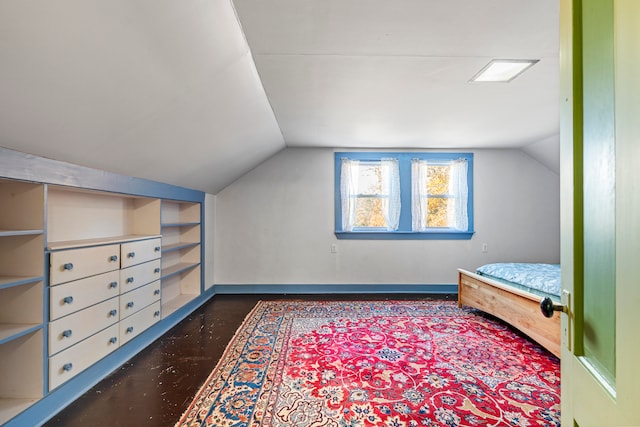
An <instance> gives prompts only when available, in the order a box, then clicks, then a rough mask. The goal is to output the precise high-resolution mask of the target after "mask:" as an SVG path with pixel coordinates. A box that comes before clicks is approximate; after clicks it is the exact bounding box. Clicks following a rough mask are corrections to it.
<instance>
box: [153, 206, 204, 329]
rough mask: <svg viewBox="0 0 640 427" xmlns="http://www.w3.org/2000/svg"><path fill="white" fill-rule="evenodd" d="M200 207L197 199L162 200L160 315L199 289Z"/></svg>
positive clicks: (178, 304) (172, 309)
mask: <svg viewBox="0 0 640 427" xmlns="http://www.w3.org/2000/svg"><path fill="white" fill-rule="evenodd" d="M200 209H201V208H200V204H199V203H190V202H179V201H172V200H163V201H162V205H161V233H162V315H163V317H166V316H169V315H170V314H171V313H173V312H174V311H176V310H177V309H178V308H180V307H182V306H183V305H184V304H186V303H187V302H189V301H191V300H192V299H193V298H195V297H197V296H198V295H199V294H200V292H201V272H200V263H201V225H200V215H201V212H200Z"/></svg>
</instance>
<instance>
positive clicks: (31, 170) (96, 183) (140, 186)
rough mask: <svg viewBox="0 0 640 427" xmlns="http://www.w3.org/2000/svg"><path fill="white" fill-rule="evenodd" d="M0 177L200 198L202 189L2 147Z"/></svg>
mask: <svg viewBox="0 0 640 427" xmlns="http://www.w3.org/2000/svg"><path fill="white" fill-rule="evenodd" d="M0 177H2V178H10V179H18V180H23V181H31V182H39V183H45V184H54V185H63V186H69V187H78V188H83V189H90V190H100V191H109V192H112V193H117V194H130V195H135V196H142V197H153V198H162V199H172V200H180V201H188V202H199V203H202V202H203V201H204V192H202V191H198V190H192V189H190V188H184V187H179V186H176V185H171V184H165V183H161V182H156V181H151V180H147V179H143V178H134V177H130V176H126V175H120V174H116V173H111V172H106V171H101V170H98V169H91V168H88V167H85V166H79V165H74V164H71V163H66V162H61V161H58V160H52V159H46V158H44V157H38V156H33V155H30V154H25V153H21V152H19V151H14V150H9V149H7V148H2V147H0Z"/></svg>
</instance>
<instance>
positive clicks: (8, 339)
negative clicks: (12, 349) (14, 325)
mask: <svg viewBox="0 0 640 427" xmlns="http://www.w3.org/2000/svg"><path fill="white" fill-rule="evenodd" d="M41 328H43V325H42V323H38V324H34V325H33V326H31V327H29V328H26V329H24V330H22V331H20V332H16V333H15V334H13V335H10V336H8V337H6V338H3V339H0V345H2V344H5V343H8V342H11V341H13V340H17V339H18V338H20V337H24V336H25V335H29V334H30V333H33V332H35V331H37V330H38V329H41Z"/></svg>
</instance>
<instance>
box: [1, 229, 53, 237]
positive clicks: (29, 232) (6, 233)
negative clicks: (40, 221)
mask: <svg viewBox="0 0 640 427" xmlns="http://www.w3.org/2000/svg"><path fill="white" fill-rule="evenodd" d="M43 233H44V231H43V230H0V237H6V236H32V235H38V234H43Z"/></svg>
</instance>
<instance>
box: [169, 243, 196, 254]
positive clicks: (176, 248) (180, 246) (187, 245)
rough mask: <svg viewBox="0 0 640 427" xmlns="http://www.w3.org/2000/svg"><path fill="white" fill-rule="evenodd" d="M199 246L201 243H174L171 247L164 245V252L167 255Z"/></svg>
mask: <svg viewBox="0 0 640 427" xmlns="http://www.w3.org/2000/svg"><path fill="white" fill-rule="evenodd" d="M199 244H200V242H180V243H173V244H171V245H162V252H163V253H167V252H173V251H179V250H180V249H187V248H192V247H194V246H198V245H199Z"/></svg>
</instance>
